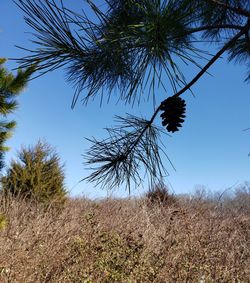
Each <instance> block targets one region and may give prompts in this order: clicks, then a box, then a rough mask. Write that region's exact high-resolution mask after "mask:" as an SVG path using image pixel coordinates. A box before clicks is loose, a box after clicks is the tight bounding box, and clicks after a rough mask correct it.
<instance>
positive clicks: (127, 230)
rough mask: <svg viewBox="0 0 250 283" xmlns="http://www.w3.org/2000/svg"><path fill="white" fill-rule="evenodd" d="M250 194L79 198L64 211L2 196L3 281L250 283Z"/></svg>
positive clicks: (0, 269) (0, 270) (0, 244)
mask: <svg viewBox="0 0 250 283" xmlns="http://www.w3.org/2000/svg"><path fill="white" fill-rule="evenodd" d="M247 196H248V201H246V197H243V199H241V200H240V199H238V198H237V199H233V200H232V199H229V200H227V201H224V202H223V203H218V202H215V201H214V200H207V199H202V198H192V199H186V198H182V199H180V198H179V199H175V201H174V203H173V204H172V205H161V204H152V203H149V202H147V201H145V200H142V199H141V200H114V199H107V200H103V201H96V202H94V201H90V200H86V199H77V200H68V201H67V203H66V204H65V208H64V209H62V210H61V211H57V210H55V209H53V208H49V209H48V208H47V209H46V210H45V209H44V208H42V207H41V206H39V205H36V204H31V203H27V202H25V201H24V200H15V199H9V200H8V201H7V202H6V200H4V199H3V198H1V199H0V202H1V206H0V216H1V217H0V249H1V254H0V282H11V283H14V282H18V283H23V282H32V283H34V282H55V283H58V282H85V283H87V282H88V283H90V282H107V283H108V282H157V283H158V282H244V283H245V282H250V281H249V278H250V269H249V265H250V250H249V247H250V209H249V208H250V201H249V200H250V198H249V196H250V194H248V195H247ZM168 200H169V198H168Z"/></svg>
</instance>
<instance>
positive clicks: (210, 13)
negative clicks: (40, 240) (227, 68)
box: [14, 0, 250, 188]
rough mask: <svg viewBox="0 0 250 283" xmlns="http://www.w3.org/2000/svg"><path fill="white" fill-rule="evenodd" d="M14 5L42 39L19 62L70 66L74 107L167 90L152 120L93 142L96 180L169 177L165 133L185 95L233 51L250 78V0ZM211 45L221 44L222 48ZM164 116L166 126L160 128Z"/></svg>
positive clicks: (129, 121) (122, 123) (115, 182)
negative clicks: (188, 69) (189, 70)
mask: <svg viewBox="0 0 250 283" xmlns="http://www.w3.org/2000/svg"><path fill="white" fill-rule="evenodd" d="M14 1H15V2H16V3H17V5H18V6H19V7H20V8H21V9H22V11H23V12H24V13H25V21H26V23H27V24H28V25H29V26H30V27H31V28H32V29H33V36H34V37H33V39H32V42H33V46H32V47H31V48H30V49H25V50H26V51H28V52H29V54H28V55H27V56H25V57H23V58H20V59H19V60H18V61H19V63H20V64H21V66H22V67H29V66H30V65H31V64H34V63H37V64H38V66H37V70H38V71H40V72H41V74H45V73H47V72H49V71H52V70H55V69H57V68H61V67H65V66H66V68H65V70H66V75H67V78H68V80H69V81H70V82H72V83H73V84H74V86H76V92H75V95H74V98H73V102H72V105H73V106H74V105H75V103H76V101H77V99H78V97H79V96H80V95H83V97H82V100H83V102H86V103H87V102H88V101H89V100H90V99H92V98H95V97H97V96H101V99H103V98H105V96H106V97H107V100H108V99H109V97H110V95H112V93H114V92H116V93H117V90H118V91H119V94H120V96H119V98H120V100H121V101H124V102H126V103H131V104H133V103H134V102H138V103H139V102H140V99H141V97H142V96H143V95H144V93H145V89H147V90H148V97H153V101H155V100H154V99H155V94H156V92H157V90H158V88H159V86H161V88H162V89H164V94H165V95H166V97H165V98H164V99H163V100H162V101H161V102H160V103H159V105H158V106H157V105H155V107H154V112H153V113H152V115H151V116H150V117H148V118H144V117H134V116H127V117H118V119H117V120H118V125H117V127H113V128H109V129H107V132H108V133H107V134H108V138H106V139H103V140H96V139H94V138H93V139H91V140H90V142H91V144H92V146H91V148H90V150H89V151H87V154H86V158H87V164H88V165H89V166H91V168H92V169H94V171H93V173H91V174H90V175H89V176H88V177H87V178H86V179H87V180H88V181H91V182H96V183H97V184H102V185H103V186H109V187H118V186H119V185H121V184H123V183H125V184H126V185H127V187H128V188H130V183H131V182H133V183H134V184H135V185H139V184H140V182H141V181H143V180H144V179H145V175H147V176H148V177H149V179H150V180H151V181H152V182H153V183H154V182H155V181H156V182H159V180H161V178H162V177H163V176H164V175H166V174H167V172H166V170H165V166H164V165H163V164H162V161H161V160H162V159H161V153H162V149H161V147H160V144H161V143H160V142H159V137H160V134H161V132H162V131H165V130H167V131H169V132H176V131H178V130H179V129H180V128H181V126H182V124H183V122H184V120H185V112H186V102H185V101H184V99H183V98H181V97H180V96H181V95H182V94H183V93H185V92H186V91H189V90H191V88H192V87H193V85H194V84H195V83H196V82H197V81H198V80H199V79H200V78H201V77H202V76H204V75H205V74H206V73H207V71H208V69H209V68H210V67H211V66H212V65H213V64H214V63H215V62H216V61H217V60H218V59H219V58H221V56H222V55H224V54H225V53H227V54H228V59H229V61H231V60H235V61H237V62H239V63H243V64H245V65H246V67H247V68H248V72H247V76H246V81H250V69H249V68H250V1H249V0H141V1H135V0H103V1H101V3H100V1H95V0H86V3H87V4H88V6H89V8H90V9H91V10H92V12H93V13H92V16H91V17H89V16H88V15H87V13H85V11H84V9H83V10H82V13H81V12H79V11H77V12H74V11H72V10H71V9H70V8H67V7H65V4H64V2H63V0H61V1H59V0H58V1H57V0H43V1H42V0H14ZM65 2H66V1H65ZM97 3H98V4H97ZM201 42H203V43H204V44H203V45H202V46H201V45H200V43H201ZM206 43H209V45H206ZM211 44H213V45H214V46H216V47H217V48H218V51H217V52H216V53H215V54H211V52H209V48H210V47H211ZM197 59H198V62H197ZM202 59H204V60H203V61H202ZM190 64H191V65H194V66H196V67H198V68H197V74H196V75H195V76H194V77H193V78H192V79H191V80H190V81H187V79H186V76H185V74H184V72H183V68H182V66H186V65H190ZM169 93H170V94H169ZM159 114H160V115H159ZM159 116H160V121H161V122H162V126H163V127H164V128H159V127H156V126H155V125H154V124H153V123H154V122H155V120H156V118H157V117H159ZM165 128H166V129H165ZM93 166H94V168H93ZM143 170H144V172H143Z"/></svg>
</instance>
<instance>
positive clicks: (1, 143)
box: [0, 58, 34, 171]
mask: <svg viewBox="0 0 250 283" xmlns="http://www.w3.org/2000/svg"><path fill="white" fill-rule="evenodd" d="M5 62H6V59H3V58H0V115H1V120H0V171H1V170H2V169H3V167H4V153H5V152H6V151H8V150H9V147H7V146H5V142H6V140H7V139H8V138H10V137H11V135H12V132H13V129H14V128H15V126H16V122H15V121H13V120H12V121H7V120H6V117H7V115H8V114H11V113H13V112H14V111H15V110H16V109H17V106H18V104H17V100H16V97H17V95H19V94H20V92H21V91H22V90H23V89H24V87H25V86H26V84H27V82H28V79H29V78H30V76H31V74H32V72H33V71H34V68H33V67H32V66H31V67H29V68H27V69H26V70H25V71H22V70H21V69H19V70H18V72H17V74H16V75H13V74H12V73H10V72H8V71H7V70H6V68H4V67H3V64H4V63H5Z"/></svg>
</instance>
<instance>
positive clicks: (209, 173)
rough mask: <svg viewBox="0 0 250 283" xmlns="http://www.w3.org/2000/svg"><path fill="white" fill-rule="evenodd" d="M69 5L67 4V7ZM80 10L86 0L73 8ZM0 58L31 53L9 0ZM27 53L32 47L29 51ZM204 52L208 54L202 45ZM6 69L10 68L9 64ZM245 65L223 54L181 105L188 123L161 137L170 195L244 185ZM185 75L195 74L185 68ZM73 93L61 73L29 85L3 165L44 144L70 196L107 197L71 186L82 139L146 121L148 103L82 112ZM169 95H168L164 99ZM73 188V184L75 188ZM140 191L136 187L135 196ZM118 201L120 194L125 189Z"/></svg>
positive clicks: (0, 26) (1, 22) (0, 31)
mask: <svg viewBox="0 0 250 283" xmlns="http://www.w3.org/2000/svg"><path fill="white" fill-rule="evenodd" d="M70 2H71V1H69V0H65V3H66V4H67V3H70ZM74 5H76V7H78V8H79V7H83V8H84V5H85V4H84V1H79V3H78V4H74ZM0 11H1V17H0V57H7V58H9V57H21V56H23V55H24V54H25V53H24V52H23V51H22V50H19V49H17V48H16V47H15V46H14V45H21V46H24V47H31V43H30V41H29V39H30V38H31V35H29V34H27V32H28V31H30V29H29V27H28V26H27V25H26V24H25V22H24V20H23V15H22V12H21V11H20V10H19V9H18V8H17V7H16V6H15V5H14V4H13V2H12V0H1V1H0ZM31 48H32V47H31ZM207 48H210V47H209V46H207ZM6 66H7V67H8V68H9V69H11V68H14V67H15V66H16V65H15V63H14V62H8V64H7V65H6ZM246 71H247V70H246V67H245V66H238V65H234V64H233V63H227V60H226V56H224V58H222V59H221V60H219V61H218V62H217V63H216V64H215V65H214V66H213V67H212V68H211V69H210V73H211V74H212V75H213V76H209V75H206V76H204V77H203V78H202V79H201V80H200V81H199V82H198V83H197V84H196V85H195V86H194V88H193V91H194V93H195V95H196V97H195V98H193V97H192V96H191V94H190V93H186V94H185V95H184V96H183V97H184V98H185V99H186V100H187V119H186V121H185V123H184V126H183V128H182V129H181V131H180V132H177V133H175V134H173V135H172V137H166V138H165V139H164V143H165V145H166V151H167V154H168V156H169V157H170V159H171V161H172V162H173V164H174V166H175V168H176V171H174V170H173V169H172V168H171V166H170V164H169V163H167V162H166V168H167V169H168V171H169V174H170V176H169V177H168V178H167V180H166V183H167V184H168V185H169V186H171V188H172V190H173V191H174V192H175V193H188V192H192V191H193V190H194V188H195V186H196V185H198V184H200V185H205V186H206V187H208V188H209V189H211V190H212V191H213V190H224V189H226V188H227V187H230V186H232V185H234V184H235V183H241V182H244V181H249V180H250V157H248V153H249V152H250V131H243V130H244V129H246V128H248V127H250V111H249V107H250V92H249V84H246V83H244V78H245V75H246ZM187 72H188V73H189V75H190V74H193V72H194V69H193V68H192V67H190V69H187ZM73 93H74V90H73V89H72V88H71V86H70V85H68V84H67V83H66V81H65V76H64V73H63V71H56V72H53V73H49V74H47V75H45V76H43V77H41V78H38V79H36V80H33V81H31V82H30V83H29V85H28V87H27V89H26V90H25V91H24V92H23V93H22V94H21V95H20V97H19V98H18V100H19V104H20V106H19V109H18V110H17V111H16V113H15V114H14V119H15V120H16V121H17V128H16V130H15V133H14V135H13V137H12V138H11V139H10V140H9V141H8V145H9V146H10V147H11V148H12V150H11V151H10V152H9V153H8V154H7V161H8V162H9V161H10V160H11V159H12V158H14V157H15V155H16V152H17V150H18V149H19V148H20V146H21V145H32V144H35V143H36V142H37V141H38V139H46V140H47V141H48V142H49V143H50V144H51V145H53V146H54V147H55V148H56V149H57V151H58V153H59V154H60V156H61V159H62V161H63V162H64V163H65V173H66V185H67V188H68V189H69V190H70V191H71V194H72V195H82V194H83V195H86V196H89V197H101V196H105V195H106V194H107V193H106V191H101V190H100V189H99V188H94V187H93V185H92V184H86V183H84V182H82V183H80V184H78V185H76V184H77V183H78V181H79V180H80V179H82V178H83V177H85V176H86V175H87V174H88V172H87V171H86V170H85V169H84V166H83V162H84V160H83V157H82V156H81V155H82V154H83V153H84V151H85V150H86V149H87V148H88V144H87V143H86V141H85V140H84V137H91V136H95V137H104V134H105V132H104V131H103V130H102V128H104V127H107V126H112V125H113V116H114V115H116V114H119V115H123V114H125V113H126V112H129V113H132V114H133V113H134V114H135V113H142V114H143V115H144V116H147V117H150V116H151V113H152V105H151V103H146V102H145V103H143V104H142V105H141V106H140V107H139V108H138V107H136V106H135V107H134V108H133V109H130V107H129V106H124V105H122V104H119V105H117V104H115V100H113V101H111V103H110V104H108V105H107V104H104V105H103V106H102V108H100V107H99V101H96V102H93V103H90V104H89V105H88V106H87V107H84V106H82V105H81V103H80V102H79V103H78V104H77V106H76V107H75V109H74V110H71V108H70V106H71V100H72V97H73ZM170 94H171V92H170V93H169V95H170ZM75 185H76V186H75ZM145 190H146V188H139V193H142V192H143V191H145ZM116 195H118V196H126V195H127V193H126V192H124V191H123V190H119V188H118V189H117V191H116Z"/></svg>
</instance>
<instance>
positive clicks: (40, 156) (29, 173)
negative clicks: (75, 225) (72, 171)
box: [1, 141, 66, 204]
mask: <svg viewBox="0 0 250 283" xmlns="http://www.w3.org/2000/svg"><path fill="white" fill-rule="evenodd" d="M1 181H2V190H3V192H4V193H5V194H11V195H13V196H15V197H16V196H19V197H24V198H26V199H31V200H35V201H37V202H42V203H44V204H50V203H52V202H56V203H61V202H63V201H64V200H65V195H66V190H65V187H64V170H63V166H61V165H60V158H59V156H58V154H57V153H56V152H55V150H54V149H53V148H52V147H51V146H50V145H48V144H47V143H46V142H41V141H39V142H38V143H37V144H36V145H35V146H34V147H29V148H22V149H21V150H20V152H19V153H18V160H17V161H15V160H14V161H12V162H11V164H10V167H9V168H8V170H7V173H6V176H4V177H3V178H2V180H1Z"/></svg>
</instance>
